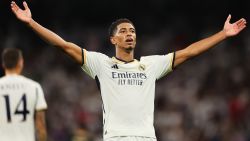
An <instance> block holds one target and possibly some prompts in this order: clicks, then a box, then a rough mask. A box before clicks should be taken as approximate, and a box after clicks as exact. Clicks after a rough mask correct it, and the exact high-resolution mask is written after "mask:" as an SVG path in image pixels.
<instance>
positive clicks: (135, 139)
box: [104, 136, 157, 141]
mask: <svg viewBox="0 0 250 141" xmlns="http://www.w3.org/2000/svg"><path fill="white" fill-rule="evenodd" d="M104 141H157V140H156V139H155V138H150V137H141V136H119V137H111V138H107V139H105V140H104Z"/></svg>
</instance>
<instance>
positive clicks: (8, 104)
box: [0, 75, 47, 141]
mask: <svg viewBox="0 0 250 141" xmlns="http://www.w3.org/2000/svg"><path fill="white" fill-rule="evenodd" d="M46 108H47V104H46V102H45V98H44V94H43V90H42V88H41V86H40V84H38V83H37V82H35V81H33V80H30V79H28V78H26V77H24V76H20V75H7V76H4V77H2V78H0V141H35V125H34V122H35V121H34V113H35V111H37V110H43V109H46Z"/></svg>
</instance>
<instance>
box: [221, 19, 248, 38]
mask: <svg viewBox="0 0 250 141" xmlns="http://www.w3.org/2000/svg"><path fill="white" fill-rule="evenodd" d="M230 19H231V15H230V14H229V16H228V17H227V20H226V21H225V24H224V28H223V31H224V32H225V34H226V36H227V37H230V36H235V35H237V34H238V33H240V32H241V31H242V30H243V29H244V28H245V27H246V24H247V22H246V20H245V19H244V18H241V19H240V20H238V21H237V22H235V23H232V24H231V23H230Z"/></svg>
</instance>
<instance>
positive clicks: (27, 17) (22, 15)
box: [11, 1, 32, 23]
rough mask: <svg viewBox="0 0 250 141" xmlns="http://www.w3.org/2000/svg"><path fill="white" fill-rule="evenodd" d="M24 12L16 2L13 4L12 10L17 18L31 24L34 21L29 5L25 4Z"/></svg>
mask: <svg viewBox="0 0 250 141" xmlns="http://www.w3.org/2000/svg"><path fill="white" fill-rule="evenodd" d="M23 6H24V8H25V9H24V10H23V9H21V8H20V7H19V6H18V5H17V4H16V3H15V2H14V1H12V2H11V10H12V12H13V13H14V14H15V15H16V17H17V18H18V19H19V20H21V21H22V22H24V23H29V22H30V21H31V20H32V16H31V12H30V9H29V7H28V5H27V3H26V2H25V1H24V2H23Z"/></svg>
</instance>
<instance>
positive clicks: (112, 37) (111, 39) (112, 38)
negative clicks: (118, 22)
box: [110, 36, 116, 45]
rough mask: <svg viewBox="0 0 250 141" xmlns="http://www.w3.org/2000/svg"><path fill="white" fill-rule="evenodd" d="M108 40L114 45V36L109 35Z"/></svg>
mask: <svg viewBox="0 0 250 141" xmlns="http://www.w3.org/2000/svg"><path fill="white" fill-rule="evenodd" d="M110 42H111V43H112V44H113V45H116V38H115V36H111V37H110Z"/></svg>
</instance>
